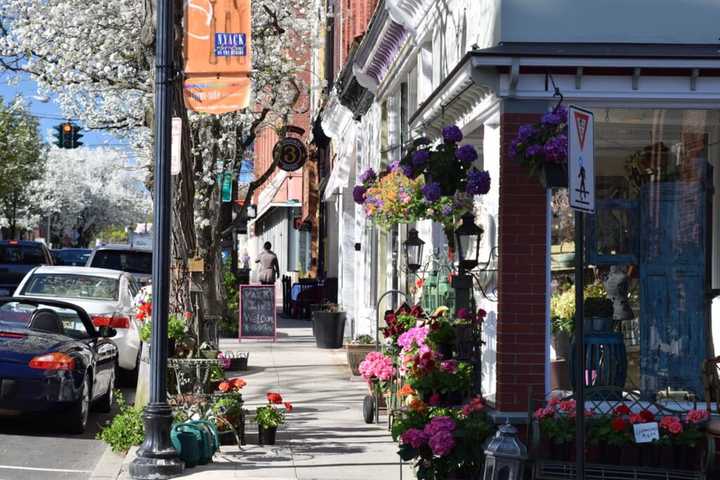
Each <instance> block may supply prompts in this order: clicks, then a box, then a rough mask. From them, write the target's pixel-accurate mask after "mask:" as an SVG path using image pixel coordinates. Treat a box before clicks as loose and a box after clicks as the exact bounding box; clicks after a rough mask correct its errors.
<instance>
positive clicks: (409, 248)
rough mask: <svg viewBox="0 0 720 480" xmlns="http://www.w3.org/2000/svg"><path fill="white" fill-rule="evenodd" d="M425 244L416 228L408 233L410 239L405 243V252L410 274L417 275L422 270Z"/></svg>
mask: <svg viewBox="0 0 720 480" xmlns="http://www.w3.org/2000/svg"><path fill="white" fill-rule="evenodd" d="M424 245H425V242H423V241H422V239H421V238H420V236H419V235H418V232H417V230H415V229H414V228H412V229H410V231H409V232H408V238H407V240H405V241H404V242H403V249H404V250H405V264H406V265H407V268H408V270H409V271H410V272H412V273H416V272H417V271H418V270H420V266H421V265H422V260H423V247H424Z"/></svg>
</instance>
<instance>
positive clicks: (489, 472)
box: [483, 423, 527, 480]
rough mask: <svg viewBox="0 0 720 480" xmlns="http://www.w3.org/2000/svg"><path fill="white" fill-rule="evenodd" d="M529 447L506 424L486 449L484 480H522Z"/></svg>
mask: <svg viewBox="0 0 720 480" xmlns="http://www.w3.org/2000/svg"><path fill="white" fill-rule="evenodd" d="M525 460H527V447H525V445H523V444H522V442H520V440H519V439H518V437H517V429H516V428H515V427H513V426H512V425H510V424H509V423H506V424H505V425H503V426H501V427H500V428H499V429H498V431H497V433H496V434H495V436H494V437H493V439H492V440H491V441H490V443H488V446H487V447H486V448H485V474H484V475H483V480H500V479H503V480H522V479H523V478H525V477H523V471H524V469H525Z"/></svg>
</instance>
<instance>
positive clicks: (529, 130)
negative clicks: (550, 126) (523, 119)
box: [517, 125, 535, 143]
mask: <svg viewBox="0 0 720 480" xmlns="http://www.w3.org/2000/svg"><path fill="white" fill-rule="evenodd" d="M534 133H535V127H533V126H532V125H522V126H521V127H520V128H519V129H518V134H517V140H518V143H522V142H524V141H526V140H527V139H528V138H530V137H531V136H533V134H534Z"/></svg>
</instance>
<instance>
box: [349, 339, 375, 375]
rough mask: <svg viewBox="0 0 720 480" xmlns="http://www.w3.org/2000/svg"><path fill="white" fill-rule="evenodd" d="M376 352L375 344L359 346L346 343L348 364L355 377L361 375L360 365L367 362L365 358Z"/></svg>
mask: <svg viewBox="0 0 720 480" xmlns="http://www.w3.org/2000/svg"><path fill="white" fill-rule="evenodd" d="M374 351H375V344H374V343H371V344H358V343H346V344H345V352H346V353H347V362H348V366H349V367H350V371H351V372H352V374H353V375H355V376H357V375H360V371H359V368H360V363H361V362H362V361H363V360H365V356H366V355H367V354H368V353H370V352H374Z"/></svg>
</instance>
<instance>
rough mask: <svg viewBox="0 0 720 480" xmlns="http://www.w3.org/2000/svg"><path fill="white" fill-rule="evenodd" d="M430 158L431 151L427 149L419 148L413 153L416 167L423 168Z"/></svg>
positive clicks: (413, 161) (413, 162)
mask: <svg viewBox="0 0 720 480" xmlns="http://www.w3.org/2000/svg"><path fill="white" fill-rule="evenodd" d="M429 160H430V152H428V151H427V150H418V151H417V152H415V153H413V156H412V160H411V161H412V164H413V166H414V167H415V168H423V167H424V166H425V164H427V162H428V161H429Z"/></svg>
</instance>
